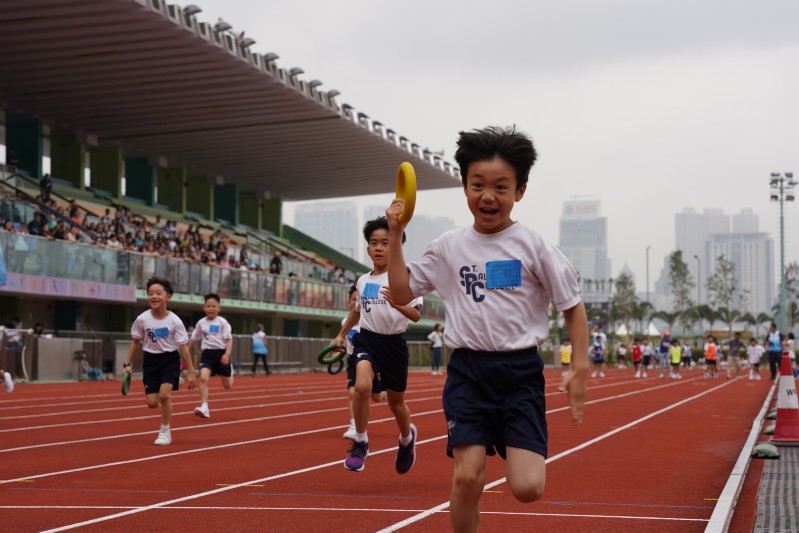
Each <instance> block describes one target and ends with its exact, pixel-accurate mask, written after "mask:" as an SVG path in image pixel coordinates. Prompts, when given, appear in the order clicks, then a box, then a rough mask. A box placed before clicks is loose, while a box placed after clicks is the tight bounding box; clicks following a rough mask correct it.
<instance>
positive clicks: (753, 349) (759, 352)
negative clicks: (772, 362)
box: [746, 344, 766, 365]
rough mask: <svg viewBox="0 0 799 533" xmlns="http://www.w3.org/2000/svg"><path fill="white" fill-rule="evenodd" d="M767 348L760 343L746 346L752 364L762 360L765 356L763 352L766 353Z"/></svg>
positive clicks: (747, 355)
mask: <svg viewBox="0 0 799 533" xmlns="http://www.w3.org/2000/svg"><path fill="white" fill-rule="evenodd" d="M765 351H766V349H765V348H763V346H762V345H760V344H755V345H754V346H752V345H751V344H750V345H749V346H747V347H746V357H747V359H748V360H749V364H750V365H756V364H758V363H759V362H760V359H761V358H762V357H763V353H765Z"/></svg>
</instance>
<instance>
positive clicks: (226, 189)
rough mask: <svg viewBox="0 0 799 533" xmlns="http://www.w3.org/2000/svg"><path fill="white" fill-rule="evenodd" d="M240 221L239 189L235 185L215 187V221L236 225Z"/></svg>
mask: <svg viewBox="0 0 799 533" xmlns="http://www.w3.org/2000/svg"><path fill="white" fill-rule="evenodd" d="M238 219H239V194H238V187H237V186H236V185H234V184H228V185H216V186H215V187H214V220H216V221H217V222H223V223H228V224H231V225H235V224H236V223H237V222H238Z"/></svg>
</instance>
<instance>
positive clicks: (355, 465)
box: [344, 441, 369, 472]
mask: <svg viewBox="0 0 799 533" xmlns="http://www.w3.org/2000/svg"><path fill="white" fill-rule="evenodd" d="M347 451H348V452H349V455H347V458H346V459H344V468H346V469H347V470H354V471H355V472H360V471H361V470H363V469H364V468H365V467H366V464H365V462H366V458H367V457H369V443H368V442H358V441H354V442H353V443H352V446H350V449H349V450H347Z"/></svg>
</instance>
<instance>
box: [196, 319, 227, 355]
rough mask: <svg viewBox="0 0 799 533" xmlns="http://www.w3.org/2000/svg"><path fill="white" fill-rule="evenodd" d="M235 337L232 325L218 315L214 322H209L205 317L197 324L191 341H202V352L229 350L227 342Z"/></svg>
mask: <svg viewBox="0 0 799 533" xmlns="http://www.w3.org/2000/svg"><path fill="white" fill-rule="evenodd" d="M232 337H233V328H231V327H230V323H229V322H228V321H227V320H225V319H224V318H222V317H221V316H219V315H217V316H216V318H214V319H213V320H208V317H207V316H204V317H202V318H201V319H200V321H199V322H197V326H195V328H194V331H193V332H192V334H191V340H193V341H200V340H201V341H202V344H200V348H201V349H202V350H224V349H226V348H227V341H228V339H231V338H232Z"/></svg>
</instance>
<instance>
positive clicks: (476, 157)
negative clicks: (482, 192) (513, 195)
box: [455, 126, 538, 191]
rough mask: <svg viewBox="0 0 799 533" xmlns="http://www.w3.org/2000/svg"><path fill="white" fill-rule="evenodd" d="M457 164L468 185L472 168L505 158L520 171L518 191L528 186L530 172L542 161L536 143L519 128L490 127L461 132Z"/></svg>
mask: <svg viewBox="0 0 799 533" xmlns="http://www.w3.org/2000/svg"><path fill="white" fill-rule="evenodd" d="M457 144H458V150H457V151H456V152H455V161H457V162H458V166H459V167H460V171H461V182H462V183H463V185H464V186H466V176H467V175H468V173H469V165H471V164H472V163H474V162H475V161H486V160H489V159H493V158H494V157H500V158H502V159H504V160H505V161H506V162H507V163H508V164H509V165H510V166H512V167H513V170H515V171H516V190H517V191H518V190H519V189H521V188H522V186H523V185H526V184H527V180H528V178H529V176H530V169H531V168H532V166H533V163H535V160H536V159H537V158H538V153H537V152H536V151H535V147H534V146H533V141H532V140H531V139H530V137H528V136H527V135H526V134H524V133H521V132H518V131H516V127H515V126H511V127H505V128H500V127H498V126H488V127H486V128H483V129H480V130H472V131H470V132H466V131H461V132H460V133H459V137H458V142H457Z"/></svg>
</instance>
